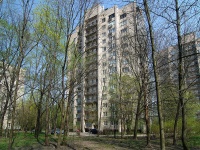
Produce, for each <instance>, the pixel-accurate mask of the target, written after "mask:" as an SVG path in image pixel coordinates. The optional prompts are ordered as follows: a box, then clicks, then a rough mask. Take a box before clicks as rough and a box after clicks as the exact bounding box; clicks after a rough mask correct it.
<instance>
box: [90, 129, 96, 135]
mask: <svg viewBox="0 0 200 150" xmlns="http://www.w3.org/2000/svg"><path fill="white" fill-rule="evenodd" d="M90 133H92V134H97V133H98V130H97V129H91V130H90Z"/></svg>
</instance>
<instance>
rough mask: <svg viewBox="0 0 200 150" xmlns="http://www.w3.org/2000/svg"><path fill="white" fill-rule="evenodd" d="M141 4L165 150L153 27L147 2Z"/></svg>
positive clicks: (162, 144)
mask: <svg viewBox="0 0 200 150" xmlns="http://www.w3.org/2000/svg"><path fill="white" fill-rule="evenodd" d="M143 3H144V7H145V14H146V16H147V21H148V26H149V32H150V40H151V48H152V61H153V70H154V77H155V88H156V98H157V109H158V119H159V127H160V147H161V150H165V135H164V123H163V114H162V105H161V99H160V93H159V91H160V90H159V84H158V75H157V68H156V60H155V52H156V49H155V45H154V36H153V27H152V23H151V16H150V12H149V6H148V3H147V0H143Z"/></svg>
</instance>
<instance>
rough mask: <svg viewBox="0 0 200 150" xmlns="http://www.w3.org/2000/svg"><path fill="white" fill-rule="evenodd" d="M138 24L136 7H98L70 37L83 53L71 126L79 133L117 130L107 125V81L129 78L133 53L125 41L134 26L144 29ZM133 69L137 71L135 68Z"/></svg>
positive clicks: (132, 32) (108, 121) (111, 125)
mask: <svg viewBox="0 0 200 150" xmlns="http://www.w3.org/2000/svg"><path fill="white" fill-rule="evenodd" d="M142 21H143V19H142V13H141V11H140V10H139V8H137V7H136V3H129V4H128V5H125V6H124V7H122V8H118V7H117V6H113V7H112V8H106V9H104V7H103V6H101V5H99V4H98V5H96V6H94V7H92V8H91V9H89V10H88V11H87V12H86V18H85V20H84V25H83V26H82V27H79V28H78V29H77V31H76V32H75V33H74V34H73V36H72V37H73V38H74V39H76V43H77V44H78V49H79V50H80V51H82V52H83V53H84V62H83V64H81V66H80V67H83V66H84V68H85V75H84V77H83V78H82V82H81V84H79V85H78V86H77V87H76V90H75V95H76V96H75V101H74V111H73V112H74V114H73V116H74V119H73V124H74V126H76V127H77V128H79V129H81V131H83V132H84V131H85V129H91V128H97V129H99V130H103V129H108V128H109V129H114V128H118V129H119V126H117V127H116V126H115V127H114V124H113V123H112V122H111V121H110V117H111V112H110V104H109V98H110V96H109V92H108V91H109V80H110V78H111V77H112V75H113V74H116V73H119V72H122V73H124V74H129V72H130V66H128V65H127V64H128V62H129V60H128V59H127V58H128V55H129V56H130V55H131V54H134V53H135V51H134V49H133V48H132V47H131V46H130V43H131V42H133V39H132V40H130V38H129V37H131V36H132V37H133V35H134V33H135V30H136V29H135V24H136V22H137V24H138V25H139V26H138V30H139V29H141V28H142V27H144V23H143V22H142ZM134 63H136V64H139V59H138V58H135V60H134ZM133 66H134V65H133ZM134 67H135V69H136V70H137V67H138V65H135V66H134Z"/></svg>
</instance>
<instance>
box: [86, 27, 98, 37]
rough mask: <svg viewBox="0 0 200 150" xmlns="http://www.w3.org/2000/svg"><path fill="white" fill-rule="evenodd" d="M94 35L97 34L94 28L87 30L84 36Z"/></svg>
mask: <svg viewBox="0 0 200 150" xmlns="http://www.w3.org/2000/svg"><path fill="white" fill-rule="evenodd" d="M94 33H97V29H96V28H94V29H93V30H89V31H88V32H86V36H89V35H92V34H94Z"/></svg>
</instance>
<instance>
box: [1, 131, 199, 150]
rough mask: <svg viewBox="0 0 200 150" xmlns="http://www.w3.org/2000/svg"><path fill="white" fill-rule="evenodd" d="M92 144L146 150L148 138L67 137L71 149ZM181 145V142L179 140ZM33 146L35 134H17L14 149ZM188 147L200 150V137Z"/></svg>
mask: <svg viewBox="0 0 200 150" xmlns="http://www.w3.org/2000/svg"><path fill="white" fill-rule="evenodd" d="M44 139H45V138H44V134H41V135H40V136H39V141H40V142H41V143H44ZM50 141H51V142H53V143H55V142H56V141H57V138H56V137H54V136H50ZM84 141H88V142H90V143H91V142H92V144H93V145H95V144H97V145H98V146H99V147H105V148H110V149H111V148H112V147H113V148H114V146H118V147H123V148H129V149H136V150H137V149H138V150H139V149H146V146H145V145H146V138H144V137H143V138H138V140H133V139H132V137H125V138H122V139H121V138H120V137H118V138H116V139H115V138H113V137H107V136H100V137H96V136H89V137H77V136H70V137H67V143H68V145H70V146H71V147H77V146H78V145H76V144H77V143H78V144H80V146H81V143H82V142H84ZM8 143H9V139H8V138H0V150H1V149H2V150H4V149H8ZM179 143H181V142H180V140H179ZM151 144H152V147H153V148H154V149H159V138H156V139H153V140H151ZM33 145H39V143H38V141H37V140H36V139H35V137H34V134H31V133H23V132H18V133H16V138H15V141H14V144H13V147H14V148H21V147H30V146H33ZM166 147H168V149H181V148H182V147H181V144H179V145H178V146H173V145H172V139H170V138H167V139H166ZM188 147H189V148H191V149H194V148H195V149H200V135H199V136H193V137H191V138H189V139H188Z"/></svg>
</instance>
